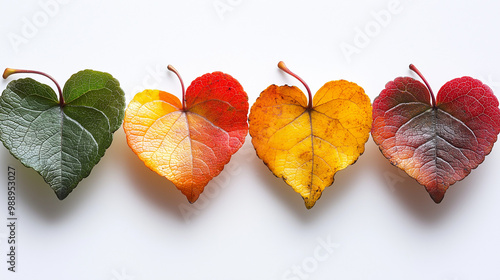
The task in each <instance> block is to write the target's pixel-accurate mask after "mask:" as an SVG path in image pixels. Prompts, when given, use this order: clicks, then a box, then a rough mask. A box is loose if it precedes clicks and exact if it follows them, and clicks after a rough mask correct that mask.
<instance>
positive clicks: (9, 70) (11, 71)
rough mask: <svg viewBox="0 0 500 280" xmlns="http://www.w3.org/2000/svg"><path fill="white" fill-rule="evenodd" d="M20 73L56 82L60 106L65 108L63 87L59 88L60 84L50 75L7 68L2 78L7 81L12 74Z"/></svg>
mask: <svg viewBox="0 0 500 280" xmlns="http://www.w3.org/2000/svg"><path fill="white" fill-rule="evenodd" d="M18 73H26V74H38V75H42V76H45V77H47V78H49V79H50V80H51V81H52V82H54V84H56V87H57V91H58V92H59V105H61V106H64V97H63V94H62V90H61V87H60V86H59V84H58V83H57V81H56V80H55V79H54V78H52V77H51V76H50V75H48V74H46V73H44V72H40V71H35V70H23V69H12V68H5V71H4V72H3V75H2V77H3V78H4V79H7V77H9V76H10V75H12V74H18Z"/></svg>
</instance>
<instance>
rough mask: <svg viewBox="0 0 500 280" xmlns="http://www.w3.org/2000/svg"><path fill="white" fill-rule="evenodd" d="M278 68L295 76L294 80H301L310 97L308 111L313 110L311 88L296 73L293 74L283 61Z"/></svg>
mask: <svg viewBox="0 0 500 280" xmlns="http://www.w3.org/2000/svg"><path fill="white" fill-rule="evenodd" d="M278 68H279V69H281V70H283V71H285V72H286V73H287V74H289V75H291V76H293V77H294V78H296V79H297V80H299V81H300V82H301V83H302V84H303V85H304V86H305V87H306V89H307V94H308V96H309V101H308V103H307V109H309V110H311V109H312V107H313V106H312V94H311V89H309V86H308V85H307V84H306V82H304V80H302V79H301V78H300V77H299V76H297V75H296V74H295V73H293V72H292V71H290V69H288V67H286V65H285V63H284V62H283V61H280V62H279V63H278Z"/></svg>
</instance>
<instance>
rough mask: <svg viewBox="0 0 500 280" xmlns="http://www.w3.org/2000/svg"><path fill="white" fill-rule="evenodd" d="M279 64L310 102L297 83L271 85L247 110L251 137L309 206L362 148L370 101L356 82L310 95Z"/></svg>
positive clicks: (341, 83)
mask: <svg viewBox="0 0 500 280" xmlns="http://www.w3.org/2000/svg"><path fill="white" fill-rule="evenodd" d="M278 66H279V67H280V69H282V70H284V71H285V72H287V73H289V74H290V75H292V76H294V77H296V78H297V79H299V80H300V81H301V82H302V83H303V84H304V86H305V87H306V88H307V91H308V94H309V103H308V101H307V97H306V96H305V95H304V93H303V92H302V91H301V90H300V89H298V88H297V87H295V86H293V87H290V86H279V87H278V86H276V85H271V86H269V87H268V88H267V89H265V90H264V91H263V92H262V93H261V94H260V96H259V98H258V99H257V101H256V102H255V103H254V104H253V106H252V109H251V110H250V116H249V123H250V129H249V130H250V135H251V136H252V143H253V145H254V147H255V150H256V152H257V155H258V156H259V157H260V158H261V159H262V160H263V161H264V163H265V164H266V165H267V167H269V169H270V170H271V171H272V172H273V173H274V175H276V176H277V177H279V178H283V180H284V181H285V182H286V183H287V184H288V185H290V186H291V187H292V188H293V189H294V190H295V191H296V192H298V193H299V194H300V195H301V196H302V198H303V199H304V202H305V205H306V207H307V208H308V209H310V208H312V207H313V206H314V204H315V203H316V201H317V200H318V199H319V198H320V196H321V193H322V192H323V190H324V189H325V188H326V187H328V186H330V185H331V184H332V183H333V177H334V175H335V173H336V172H337V171H339V170H342V169H344V168H346V167H347V166H349V165H351V164H353V163H354V162H355V161H356V160H357V159H358V157H359V156H360V155H361V154H362V153H363V152H364V145H365V143H366V141H367V140H368V137H369V135H370V128H371V121H372V118H371V114H372V112H371V103H370V99H369V98H368V96H367V95H366V94H365V93H364V90H363V89H362V88H361V87H360V86H358V85H356V84H355V83H351V82H347V81H344V80H339V81H331V82H328V83H326V84H325V85H324V86H323V87H321V88H320V89H319V90H318V92H317V93H316V94H315V96H314V98H312V95H311V91H310V90H309V87H308V86H307V84H305V83H304V81H303V80H302V79H300V78H299V77H298V76H296V75H295V74H293V73H292V72H290V70H288V68H286V66H285V64H284V63H283V62H280V63H279V64H278Z"/></svg>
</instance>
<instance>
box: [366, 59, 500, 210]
mask: <svg viewBox="0 0 500 280" xmlns="http://www.w3.org/2000/svg"><path fill="white" fill-rule="evenodd" d="M410 69H412V70H413V71H415V72H416V73H417V74H418V75H419V76H420V77H421V78H422V79H423V80H424V82H425V84H426V85H427V87H426V85H424V84H422V83H421V82H419V81H417V80H415V79H413V78H410V77H404V78H396V79H395V80H394V81H392V82H389V83H387V85H386V86H385V89H384V90H383V91H382V92H381V93H380V95H379V97H377V98H376V99H375V101H374V104H373V128H372V136H373V140H374V141H375V143H377V145H379V148H380V150H381V151H382V153H383V154H384V156H385V157H387V158H388V159H389V160H390V161H391V163H392V164H394V165H396V166H398V167H399V168H401V169H403V170H404V171H405V172H406V173H408V175H410V176H411V177H413V178H415V179H416V180H417V181H418V182H419V183H420V184H422V185H424V186H425V188H426V189H427V191H428V192H429V194H430V196H431V197H432V199H433V200H434V201H435V202H436V203H439V202H441V200H443V197H444V194H445V192H446V190H447V189H448V187H449V186H450V185H452V184H454V183H455V182H457V181H459V180H462V179H463V178H465V177H466V176H467V175H468V174H469V173H470V172H471V170H472V169H474V168H476V167H477V166H478V165H479V164H480V163H481V162H483V160H484V158H485V156H486V155H487V154H489V153H490V151H491V149H492V148H493V144H494V143H495V141H496V139H497V135H498V133H499V132H500V110H499V109H498V100H497V98H496V97H495V95H493V92H492V91H491V89H490V88H489V87H488V86H487V85H485V84H483V83H481V82H480V81H479V80H475V79H473V78H470V77H462V78H457V79H453V80H451V81H449V82H447V83H446V84H445V85H443V87H441V89H440V90H439V92H438V94H437V96H436V98H434V94H433V93H432V91H431V90H430V87H429V85H428V84H427V81H425V79H424V78H423V77H422V75H421V74H420V72H419V71H418V70H417V69H416V68H415V67H414V66H413V65H410Z"/></svg>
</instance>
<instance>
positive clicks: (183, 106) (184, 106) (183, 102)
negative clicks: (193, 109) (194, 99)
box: [167, 64, 186, 111]
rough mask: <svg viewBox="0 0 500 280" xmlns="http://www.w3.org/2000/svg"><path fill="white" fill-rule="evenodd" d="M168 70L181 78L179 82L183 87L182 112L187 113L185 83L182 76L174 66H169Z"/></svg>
mask: <svg viewBox="0 0 500 280" xmlns="http://www.w3.org/2000/svg"><path fill="white" fill-rule="evenodd" d="M167 69H168V70H170V71H172V72H174V73H175V75H177V78H179V81H180V82H181V87H182V110H183V111H186V91H185V90H184V82H183V81H182V78H181V75H180V74H179V72H178V71H177V69H175V68H174V66H172V65H170V64H169V65H168V66H167Z"/></svg>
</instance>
